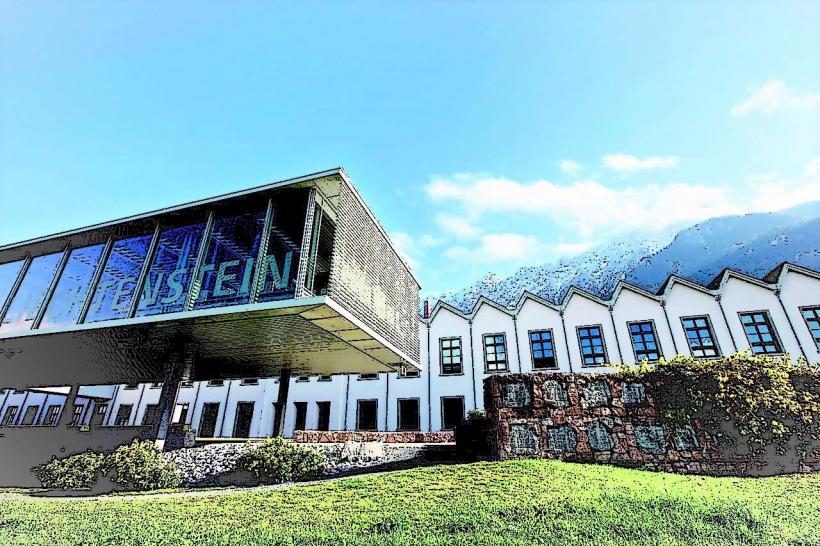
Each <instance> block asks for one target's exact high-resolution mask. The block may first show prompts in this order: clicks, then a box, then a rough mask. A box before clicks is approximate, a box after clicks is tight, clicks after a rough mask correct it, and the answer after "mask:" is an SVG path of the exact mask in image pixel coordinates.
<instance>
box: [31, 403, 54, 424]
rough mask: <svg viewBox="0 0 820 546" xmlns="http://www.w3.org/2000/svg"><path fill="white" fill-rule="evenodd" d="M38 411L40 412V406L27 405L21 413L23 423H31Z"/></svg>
mask: <svg viewBox="0 0 820 546" xmlns="http://www.w3.org/2000/svg"><path fill="white" fill-rule="evenodd" d="M58 407H59V406H58ZM38 413H40V406H29V407H27V408H26V411H25V413H24V414H23V425H26V426H31V425H33V424H34V420H35V419H36V418H37V414H38Z"/></svg>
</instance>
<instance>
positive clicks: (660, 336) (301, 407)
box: [0, 264, 820, 439]
mask: <svg viewBox="0 0 820 546" xmlns="http://www.w3.org/2000/svg"><path fill="white" fill-rule="evenodd" d="M414 320H417V322H418V338H417V339H418V341H417V343H418V354H419V355H420V358H419V360H420V363H421V369H420V370H419V369H417V368H405V369H404V370H398V371H394V372H386V373H385V372H382V373H371V374H321V373H314V374H302V375H295V376H294V377H291V378H290V379H289V380H288V384H289V395H288V402H287V405H286V411H285V415H284V429H283V430H284V434H285V435H286V436H291V435H292V434H293V431H294V430H311V429H313V430H378V431H401V430H418V431H441V430H448V429H451V428H452V427H453V426H454V425H455V424H457V423H458V422H460V421H461V420H462V419H464V417H465V415H466V413H467V412H468V411H470V410H480V409H482V408H483V398H482V383H483V380H484V379H485V378H487V377H489V376H490V375H491V374H497V373H508V372H547V373H548V372H576V373H588V372H598V373H606V372H610V371H612V370H613V369H614V368H613V365H614V364H615V363H624V364H635V363H637V362H642V361H643V360H648V361H655V360H658V359H659V358H661V357H664V358H671V357H672V356H674V355H676V354H690V355H693V356H695V357H699V358H710V357H716V356H721V355H725V354H729V353H733V352H736V351H741V350H750V351H751V352H753V353H755V354H768V355H782V354H789V355H790V356H791V358H792V359H795V360H797V359H800V358H803V359H805V360H806V361H808V362H810V363H814V364H818V363H820V273H818V272H816V271H813V270H809V269H806V268H803V267H799V266H796V265H792V264H783V265H781V266H780V267H778V268H776V269H775V270H773V271H772V272H771V273H769V274H768V275H766V276H765V277H764V278H763V279H756V278H752V277H749V276H747V275H743V274H741V273H737V272H735V271H731V270H727V271H724V272H723V273H721V274H720V275H719V276H718V277H717V278H715V280H714V281H713V282H712V283H710V284H709V285H708V286H702V285H699V284H697V283H693V282H691V281H689V280H686V279H682V278H679V277H676V276H674V275H673V276H670V277H669V278H668V280H667V281H666V283H664V284H663V286H662V287H661V288H660V290H659V291H658V292H657V293H654V294H653V293H648V292H646V291H645V290H642V289H640V288H637V287H635V286H630V285H629V284H626V283H620V284H618V286H617V287H616V289H615V291H614V292H613V294H612V296H611V298H610V299H608V300H601V299H599V298H596V297H595V296H592V295H590V294H588V293H585V292H583V291H581V290H577V289H574V288H573V289H571V290H570V291H569V292H568V293H567V295H566V297H565V298H564V300H563V301H562V302H561V303H560V304H553V303H550V302H547V301H545V300H543V299H541V298H539V297H537V296H535V295H532V294H528V293H525V294H523V295H522V296H521V298H520V299H519V301H518V303H517V305H515V306H514V307H513V308H506V307H503V306H500V305H498V304H496V303H494V302H492V301H490V300H487V299H480V300H479V301H478V302H477V304H476V305H475V307H474V308H473V310H472V311H471V312H470V313H463V312H461V311H459V310H458V309H456V308H454V307H452V306H450V305H447V304H445V303H438V304H436V306H435V307H434V308H433V309H432V312H431V313H429V314H428V316H421V317H418V318H417V319H414ZM279 385H280V380H279V379H278V378H255V377H244V378H242V377H239V376H237V377H234V378H233V379H226V380H221V379H219V380H211V381H193V382H185V383H182V384H181V385H180V387H179V389H178V392H177V394H176V398H175V411H174V414H173V419H174V421H175V422H177V423H184V424H188V425H190V426H191V427H192V428H193V430H195V431H196V435H197V436H198V437H200V438H203V439H206V438H212V437H246V436H250V437H264V436H270V435H271V434H273V433H274V424H273V423H274V416H275V415H276V414H277V412H276V410H275V408H276V403H277V400H278V391H279ZM106 388H107V389H109V390H108V391H104V389H106ZM106 392H107V394H106ZM160 392H161V385H158V384H151V383H140V384H136V383H135V384H131V385H128V384H120V385H116V386H113V387H95V388H94V389H93V391H89V395H88V396H85V397H83V398H78V401H77V403H76V406H74V408H73V410H72V411H73V413H72V415H75V416H76V419H77V420H76V423H78V424H89V423H95V424H101V425H104V426H106V427H114V428H116V427H130V426H140V425H146V426H147V425H150V424H151V423H153V422H154V420H155V419H156V411H157V409H156V408H157V407H158V400H159V396H160ZM81 394H85V392H84V391H83V390H81ZM90 394H95V395H96V397H92V396H90ZM48 396H50V397H51V401H50V402H49V401H48V400H45V397H48ZM55 400H59V396H55V395H53V394H51V395H49V394H44V393H42V392H35V391H21V392H11V391H8V392H7V393H6V395H5V399H3V398H2V397H0V402H2V405H0V416H2V421H0V423H2V424H3V425H6V426H17V425H20V424H22V423H35V424H42V425H48V424H50V423H51V422H53V419H51V418H50V417H49V416H50V415H53V413H54V412H55V411H57V410H53V409H49V408H51V407H52V406H53V405H55V404H58V403H59V401H55Z"/></svg>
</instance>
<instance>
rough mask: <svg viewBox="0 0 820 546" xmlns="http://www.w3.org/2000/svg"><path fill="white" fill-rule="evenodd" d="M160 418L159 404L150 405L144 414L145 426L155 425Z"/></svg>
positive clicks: (146, 407)
mask: <svg viewBox="0 0 820 546" xmlns="http://www.w3.org/2000/svg"><path fill="white" fill-rule="evenodd" d="M157 417H159V404H148V405H146V406H145V412H144V413H143V414H142V424H143V426H149V425H155V424H156V422H157Z"/></svg>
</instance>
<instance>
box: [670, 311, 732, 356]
mask: <svg viewBox="0 0 820 546" xmlns="http://www.w3.org/2000/svg"><path fill="white" fill-rule="evenodd" d="M699 318H703V319H706V326H707V328H709V333H711V334H712V341H713V342H714V344H715V345H714V346H715V351H716V353H717V354H715V355H713V356H696V355H695V354H694V353H693V352H692V345H691V344H690V343H689V336H687V335H686V326H685V325H684V324H683V321H684V320H694V319H699ZM680 326H681V328H682V329H683V340H684V341H685V342H686V347H687V348H688V349H689V356H691V357H693V358H722V357H723V349H721V348H720V341H718V337H717V333H716V332H715V328H714V326H712V317H711V316H710V315H709V314H708V313H707V314H705V315H686V316H683V317H680ZM698 340H700V336H698ZM701 347H702V345H701ZM701 350H702V349H701Z"/></svg>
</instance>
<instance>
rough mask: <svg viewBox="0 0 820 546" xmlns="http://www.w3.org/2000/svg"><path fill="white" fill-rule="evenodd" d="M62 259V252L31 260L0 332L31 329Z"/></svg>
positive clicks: (1, 324)
mask: <svg viewBox="0 0 820 546" xmlns="http://www.w3.org/2000/svg"><path fill="white" fill-rule="evenodd" d="M62 257H63V253H62V252H56V253H54V254H47V255H45V256H38V257H36V258H34V259H33V260H31V265H30V266H29V268H28V271H26V276H25V277H24V278H23V282H22V283H20V288H18V289H17V293H16V294H14V298H13V299H12V300H11V304H10V305H9V308H8V311H6V314H5V316H4V317H3V321H2V323H0V330H3V331H11V330H28V329H30V328H31V327H32V323H33V322H34V319H35V318H36V317H37V313H38V312H39V311H40V307H41V306H42V305H43V300H45V299H46V294H47V293H48V288H49V287H50V286H51V281H52V280H53V279H54V275H55V274H56V272H57V266H58V265H60V260H61V259H62Z"/></svg>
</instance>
